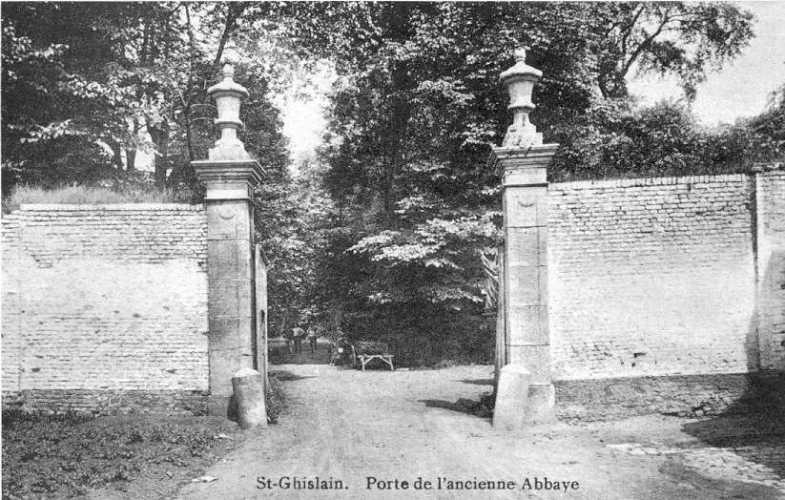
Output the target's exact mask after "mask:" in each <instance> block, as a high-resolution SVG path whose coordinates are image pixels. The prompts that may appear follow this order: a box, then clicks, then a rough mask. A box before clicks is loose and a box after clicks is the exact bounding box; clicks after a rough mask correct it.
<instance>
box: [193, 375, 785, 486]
mask: <svg viewBox="0 0 785 500" xmlns="http://www.w3.org/2000/svg"><path fill="white" fill-rule="evenodd" d="M274 369H276V370H279V374H278V376H279V378H281V379H282V380H284V382H283V388H284V392H285V395H286V400H287V407H286V409H285V410H284V412H283V414H282V415H281V417H280V421H281V422H280V423H279V424H277V425H272V426H270V427H268V428H267V429H260V430H254V431H249V432H251V433H252V434H251V435H250V436H249V437H248V439H247V440H246V442H245V443H244V444H243V445H242V446H241V447H240V448H239V449H238V450H236V451H235V452H233V453H232V454H230V455H229V456H228V457H227V458H225V459H223V460H222V461H221V462H219V463H217V464H215V465H214V466H212V467H211V468H210V469H209V470H208V471H207V475H210V476H214V477H217V478H218V480H217V481H214V482H211V483H193V484H188V485H186V487H185V488H184V489H182V490H181V492H180V494H179V495H180V496H179V497H180V498H182V499H189V500H190V499H220V500H233V499H244V498H352V499H355V498H356V499H375V498H380V499H386V498H396V499H408V498H489V497H493V498H564V497H568V498H590V499H598V498H600V499H625V500H627V499H661V498H680V499H681V498H687V499H689V498H695V499H699V498H700V499H707V498H709V499H710V498H780V497H779V496H778V492H777V489H776V488H773V487H770V486H765V485H761V484H757V483H753V482H742V481H739V480H738V478H736V477H726V478H721V477H711V478H708V477H704V476H702V475H701V474H700V473H698V472H696V470H695V469H691V468H689V467H687V466H685V464H684V461H683V460H679V459H678V457H674V455H673V454H668V453H664V454H657V453H636V452H634V451H632V452H631V451H630V450H631V448H630V447H629V446H627V447H626V448H625V446H619V444H623V443H629V442H630V441H631V440H633V441H635V442H648V441H651V439H653V437H660V438H662V440H660V441H662V442H665V441H668V440H670V442H677V441H679V440H680V439H681V440H683V439H687V438H686V437H685V435H684V434H681V432H680V427H681V425H682V424H683V423H684V420H681V419H674V418H670V419H667V418H665V417H646V418H639V419H629V420H626V421H623V422H616V423H604V424H603V423H598V424H586V425H567V424H563V423H557V424H554V425H549V426H540V427H537V428H533V429H531V430H529V431H527V432H525V433H522V434H520V435H516V436H510V435H508V434H503V433H498V432H496V431H494V429H493V428H492V427H491V425H490V421H489V420H488V419H483V418H479V417H476V416H473V415H469V414H466V413H461V412H459V411H455V410H453V409H450V408H451V405H450V404H451V403H454V402H455V401H456V400H457V399H458V398H470V399H475V400H477V399H478V398H479V396H480V394H481V393H482V392H485V391H489V390H490V389H491V386H490V385H488V384H489V382H490V379H491V376H492V368H491V367H487V366H480V367H477V366H475V367H455V368H448V369H442V370H424V371H402V370H400V371H396V372H392V373H391V372H389V371H376V370H371V371H367V372H360V371H356V370H346V369H341V368H336V367H331V366H326V365H307V364H303V365H278V366H275V367H274ZM281 372H282V373H281ZM620 429H621V430H622V431H623V432H620ZM647 440H648V441H647ZM663 440H664V441H663ZM660 441H658V442H660ZM314 476H318V477H319V478H320V480H324V481H328V482H329V481H330V480H332V483H333V488H336V487H337V489H320V490H309V489H294V485H295V478H297V479H299V480H301V481H302V482H305V481H307V480H313V479H314ZM418 477H420V478H422V481H431V483H432V486H433V489H430V490H413V489H411V488H413V487H414V483H415V482H416V481H417V479H418ZM282 478H283V479H282ZM287 478H289V479H287ZM369 478H373V479H369ZM439 478H444V479H442V484H441V486H442V487H441V489H437V486H438V481H439ZM545 478H547V479H548V481H549V482H550V483H551V484H554V483H555V482H558V484H560V485H565V484H566V485H567V486H568V488H571V487H572V485H573V484H574V483H573V482H577V489H568V491H567V492H564V491H561V490H558V491H556V490H553V489H551V490H544V489H542V488H541V489H534V488H536V486H537V482H538V481H539V485H540V486H543V485H544V484H545V481H544V480H545ZM374 479H375V480H376V481H377V482H376V483H375V484H374V485H373V486H372V487H371V488H370V489H369V488H368V483H369V481H373V480H374ZM396 479H397V480H398V488H399V489H395V484H394V481H395V480H396ZM527 479H528V484H529V485H530V486H531V487H532V489H523V487H524V486H525V485H526V484H527V482H526V480H527ZM268 480H269V482H268ZM475 480H476V481H493V482H502V481H509V482H514V489H512V490H494V491H486V490H478V489H468V490H455V489H447V483H446V481H462V482H463V481H468V482H469V484H468V486H475V487H476V486H478V485H477V484H475V483H474V481H475ZM260 481H261V482H260ZM338 481H340V482H341V483H342V484H338ZM390 481H393V483H389V482H390ZM403 481H407V482H408V486H409V489H407V490H404V489H402V488H403V484H402V482H403ZM562 482H564V483H562ZM287 483H290V484H291V485H292V486H290V487H289V488H288V489H287V488H286V487H285V486H286V485H287ZM380 484H386V485H388V486H390V487H391V488H386V489H379V487H378V486H379V485H380Z"/></svg>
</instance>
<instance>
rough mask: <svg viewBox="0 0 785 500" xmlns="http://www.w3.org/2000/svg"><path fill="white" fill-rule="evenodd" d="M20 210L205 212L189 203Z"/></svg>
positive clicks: (60, 205)
mask: <svg viewBox="0 0 785 500" xmlns="http://www.w3.org/2000/svg"><path fill="white" fill-rule="evenodd" d="M19 210H21V211H28V212H51V211H61V212H75V211H85V212H87V211H114V212H130V211H139V210H144V211H160V210H171V211H184V212H200V211H203V210H204V205H203V204H201V203H200V204H198V205H191V204H188V203H102V204H70V203H22V204H21V205H20V206H19Z"/></svg>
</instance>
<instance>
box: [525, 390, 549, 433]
mask: <svg viewBox="0 0 785 500" xmlns="http://www.w3.org/2000/svg"><path fill="white" fill-rule="evenodd" d="M555 405H556V388H555V387H554V386H553V384H531V385H529V394H528V398H527V404H526V416H525V421H526V423H527V424H548V423H551V422H555V421H556V410H555Z"/></svg>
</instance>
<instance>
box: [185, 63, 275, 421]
mask: <svg viewBox="0 0 785 500" xmlns="http://www.w3.org/2000/svg"><path fill="white" fill-rule="evenodd" d="M233 77H234V70H233V68H232V66H230V65H226V66H224V68H223V80H222V81H221V82H219V83H218V84H216V85H214V86H212V87H210V88H209V89H208V90H207V92H208V94H209V95H211V96H212V97H213V98H214V99H215V101H216V105H217V107H218V119H216V121H215V123H216V125H218V127H219V128H220V130H221V137H220V138H219V139H218V141H216V143H215V147H213V148H212V149H210V151H209V154H208V159H207V160H200V161H194V162H191V165H192V166H193V168H194V171H195V172H196V176H197V177H198V179H199V180H200V181H201V182H202V183H204V184H205V186H206V188H207V193H206V195H205V206H206V210H207V269H208V271H207V280H208V297H207V302H208V304H207V307H208V318H209V329H210V332H209V343H208V344H209V364H210V403H209V408H208V411H209V412H210V414H211V415H221V416H226V414H227V408H228V404H229V399H230V397H231V396H232V376H233V375H234V374H235V373H236V372H237V371H238V370H240V369H241V368H254V339H255V335H256V323H255V322H256V316H255V314H254V308H255V304H254V302H255V295H256V290H255V289H254V288H255V287H254V221H253V204H252V198H253V187H254V186H255V185H256V184H258V183H259V182H260V180H261V167H260V166H259V163H258V162H257V161H255V160H254V159H252V158H251V157H250V156H249V155H248V153H247V152H246V151H245V146H244V145H243V143H242V142H241V141H240V139H239V138H238V137H237V130H238V129H239V128H240V127H242V121H240V100H241V98H242V97H247V96H248V92H247V91H246V90H245V88H243V87H242V86H241V85H239V84H237V83H235V82H234V80H233Z"/></svg>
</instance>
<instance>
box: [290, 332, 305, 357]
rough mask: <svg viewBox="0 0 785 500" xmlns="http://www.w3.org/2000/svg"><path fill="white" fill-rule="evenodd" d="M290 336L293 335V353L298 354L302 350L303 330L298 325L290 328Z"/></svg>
mask: <svg viewBox="0 0 785 500" xmlns="http://www.w3.org/2000/svg"><path fill="white" fill-rule="evenodd" d="M292 337H294V353H295V354H300V353H301V352H303V337H305V330H303V329H302V328H300V327H299V326H295V327H294V328H292Z"/></svg>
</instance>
